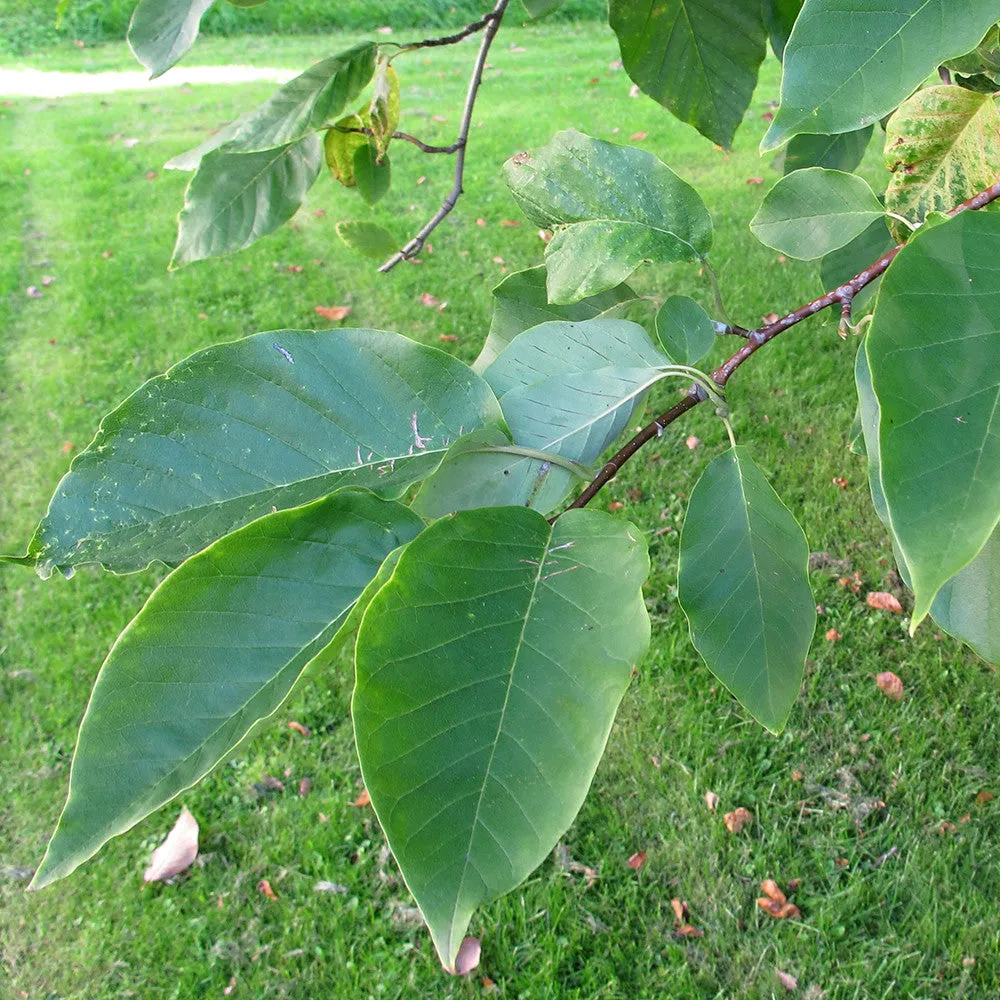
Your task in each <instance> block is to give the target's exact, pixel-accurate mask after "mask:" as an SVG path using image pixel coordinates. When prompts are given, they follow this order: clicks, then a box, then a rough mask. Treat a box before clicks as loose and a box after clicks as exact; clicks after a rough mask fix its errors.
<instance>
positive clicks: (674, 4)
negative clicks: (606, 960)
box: [608, 0, 767, 148]
mask: <svg viewBox="0 0 1000 1000" xmlns="http://www.w3.org/2000/svg"><path fill="white" fill-rule="evenodd" d="M608 20H609V21H610V23H611V27H612V29H613V30H614V32H615V34H616V35H617V36H618V44H619V47H620V48H621V53H622V62H623V63H624V65H625V70H626V72H627V73H628V75H629V76H630V77H631V78H632V79H633V80H634V81H635V82H636V83H637V84H638V85H639V87H640V89H641V90H642V91H643V92H644V93H646V94H648V95H649V96H650V97H652V98H653V100H655V101H658V102H659V103H660V104H662V105H663V106H664V107H665V108H667V109H668V110H669V111H671V112H672V113H673V114H674V115H676V116H677V117H678V118H680V120H681V121H684V122H687V123H688V124H689V125H693V126H694V127H695V128H696V129H697V130H698V131H699V132H701V134H702V135H704V136H707V137H708V138H709V139H711V140H712V141H713V142H717V143H718V144H719V145H721V146H725V147H727V148H728V146H729V145H730V144H731V142H732V140H733V135H734V134H735V132H736V129H737V128H738V127H739V125H740V122H742V121H743V115H744V112H746V109H747V107H748V106H749V104H750V98H751V97H752V96H753V90H754V87H755V86H756V85H757V71H758V69H759V68H760V64H761V62H762V61H763V59H764V55H765V52H766V42H767V34H766V32H765V29H764V20H763V17H762V13H761V2H760V0H610V4H609V8H608Z"/></svg>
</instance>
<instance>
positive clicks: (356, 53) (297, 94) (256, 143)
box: [224, 42, 377, 153]
mask: <svg viewBox="0 0 1000 1000" xmlns="http://www.w3.org/2000/svg"><path fill="white" fill-rule="evenodd" d="M376 51H377V48H376V45H375V43H374V42H360V43H359V44H357V45H354V46H352V47H351V48H349V49H347V50H346V51H345V52H341V53H339V54H338V55H335V56H328V57H327V58H326V59H321V60H320V61H319V62H318V63H315V64H314V65H312V66H310V67H309V69H307V70H306V71H305V72H304V73H301V74H299V76H297V77H295V79H294V80H289V81H288V83H286V84H285V85H284V86H283V87H282V88H281V89H280V90H278V91H277V92H276V93H275V94H274V95H273V96H272V97H271V98H270V99H269V100H267V101H266V102H265V103H264V104H262V105H261V106H260V107H259V108H257V109H255V110H254V111H251V112H250V113H249V114H246V115H244V116H243V118H242V119H241V120H240V127H239V130H238V131H237V133H236V135H235V136H234V137H233V138H232V139H230V140H229V141H228V142H227V143H226V145H225V147H224V149H225V151H226V152H227V153H258V152H262V151H263V150H266V149H275V148H277V147H278V146H287V145H289V144H290V143H293V142H297V141H298V140H299V139H302V138H304V137H305V136H307V135H309V134H310V133H311V132H315V131H317V130H318V129H320V128H322V127H323V126H324V125H329V124H331V123H332V121H333V119H334V118H336V117H337V116H338V115H339V114H341V112H343V110H344V108H345V107H347V102H348V101H353V100H354V98H355V97H357V96H358V94H360V93H361V91H362V90H363V89H364V87H365V86H366V85H367V84H368V81H369V80H371V78H372V76H373V75H374V73H375V53H376Z"/></svg>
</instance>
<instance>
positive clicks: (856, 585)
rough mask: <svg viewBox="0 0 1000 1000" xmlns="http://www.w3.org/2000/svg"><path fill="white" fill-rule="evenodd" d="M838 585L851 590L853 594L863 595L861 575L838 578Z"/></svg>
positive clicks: (855, 574)
mask: <svg viewBox="0 0 1000 1000" xmlns="http://www.w3.org/2000/svg"><path fill="white" fill-rule="evenodd" d="M837 583H838V584H839V585H840V586H841V587H844V588H845V589H847V590H849V591H850V592H851V593H852V594H860V593H861V574H860V573H854V574H853V575H852V576H841V577H838V578H837Z"/></svg>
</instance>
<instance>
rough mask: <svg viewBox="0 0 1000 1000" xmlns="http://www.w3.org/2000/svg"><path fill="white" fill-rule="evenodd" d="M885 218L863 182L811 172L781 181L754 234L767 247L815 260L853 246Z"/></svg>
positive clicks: (835, 173)
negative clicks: (872, 225) (855, 239)
mask: <svg viewBox="0 0 1000 1000" xmlns="http://www.w3.org/2000/svg"><path fill="white" fill-rule="evenodd" d="M884 214H885V210H884V209H883V208H882V206H881V205H880V204H879V200H878V198H877V197H876V196H875V192H874V191H872V189H871V188H870V187H869V186H868V182H867V181H865V180H864V179H863V178H861V177H858V176H857V175H856V174H845V173H843V172H842V171H840V170H824V169H823V168H822V167H809V168H807V169H805V170H796V171H794V172H792V173H790V174H788V175H787V176H785V177H782V178H781V180H779V181H778V183H777V184H775V185H774V187H773V188H771V190H770V191H768V193H767V195H766V196H765V198H764V201H763V203H762V204H761V206H760V208H759V209H758V210H757V214H756V215H755V216H754V217H753V219H752V220H751V221H750V229H751V231H752V232H753V234H754V236H756V237H757V239H759V240H760V241H761V243H763V244H764V245H765V246H769V247H771V248H772V249H774V250H778V251H780V252H781V253H784V254H787V255H788V256H789V257H797V258H798V259H799V260H814V259H815V258H816V257H822V256H823V255H824V254H828V253H830V252H831V251H833V250H837V249H838V248H839V247H842V246H845V245H846V244H848V243H850V242H851V240H853V239H854V238H855V237H857V236H860V235H861V234H862V233H863V232H864V231H865V230H866V229H867V228H868V227H869V226H870V225H871V224H872V223H873V222H875V221H876V220H877V219H881V218H882V217H883V216H884Z"/></svg>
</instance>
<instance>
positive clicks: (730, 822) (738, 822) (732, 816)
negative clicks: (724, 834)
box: [723, 806, 753, 833]
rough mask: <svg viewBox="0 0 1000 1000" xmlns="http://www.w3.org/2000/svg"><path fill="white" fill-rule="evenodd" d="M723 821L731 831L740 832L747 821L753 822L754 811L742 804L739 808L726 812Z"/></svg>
mask: <svg viewBox="0 0 1000 1000" xmlns="http://www.w3.org/2000/svg"><path fill="white" fill-rule="evenodd" d="M723 822H724V823H725V824H726V829H727V830H728V831H729V832H730V833H739V832H740V831H741V830H742V829H743V827H745V826H746V825H747V823H752V822H753V813H752V812H750V810H749V809H745V808H744V807H743V806H740V807H739V808H738V809H734V810H733V811H732V812H728V813H726V815H725V816H724V817H723Z"/></svg>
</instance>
